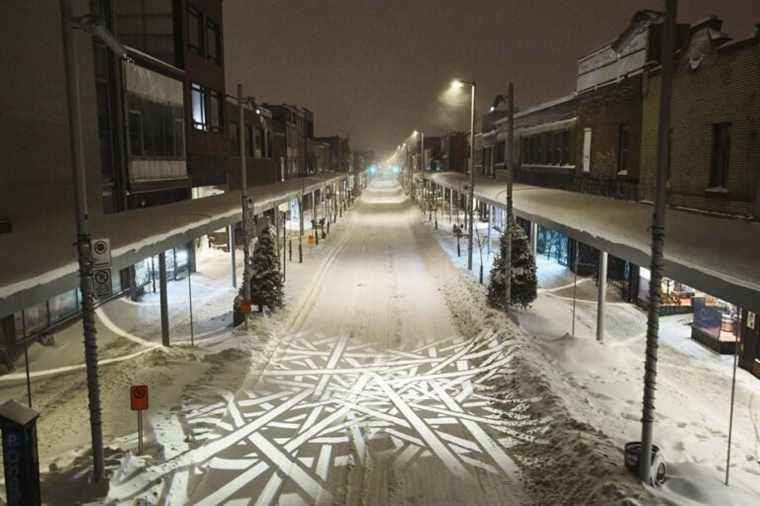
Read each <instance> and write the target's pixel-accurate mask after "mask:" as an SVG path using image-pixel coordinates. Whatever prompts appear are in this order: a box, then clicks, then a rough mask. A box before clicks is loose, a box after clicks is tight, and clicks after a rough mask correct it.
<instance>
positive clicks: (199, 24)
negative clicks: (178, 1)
mask: <svg viewBox="0 0 760 506" xmlns="http://www.w3.org/2000/svg"><path fill="white" fill-rule="evenodd" d="M187 45H188V47H189V48H190V51H192V52H193V53H195V54H199V55H203V16H202V15H201V13H200V12H199V11H198V10H197V9H196V8H195V7H192V6H188V8H187Z"/></svg>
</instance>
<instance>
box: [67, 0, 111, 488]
mask: <svg viewBox="0 0 760 506" xmlns="http://www.w3.org/2000/svg"><path fill="white" fill-rule="evenodd" d="M60 5H61V32H62V39H63V57H64V69H65V73H66V96H67V106H68V107H67V109H68V110H67V112H68V120H69V121H68V123H69V125H68V127H69V128H68V129H69V142H70V149H71V165H72V172H73V176H74V193H75V197H76V198H75V202H76V206H75V212H76V226H77V240H76V245H77V259H78V262H79V281H80V289H81V291H82V327H83V329H84V350H85V351H84V355H85V366H86V371H87V394H88V403H89V409H90V434H91V438H92V466H93V468H92V481H93V483H97V482H100V481H101V480H102V479H103V477H104V469H105V467H104V459H103V428H102V422H101V407H100V385H99V384H98V345H97V335H96V334H97V331H96V329H95V309H94V301H95V297H94V294H93V292H92V255H91V250H90V248H91V244H90V226H89V214H88V210H87V180H86V173H85V160H84V141H83V137H82V118H81V104H80V95H79V64H78V62H77V52H76V48H75V47H74V40H73V36H72V29H73V27H72V14H71V3H70V0H60Z"/></svg>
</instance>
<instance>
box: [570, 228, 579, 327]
mask: <svg viewBox="0 0 760 506" xmlns="http://www.w3.org/2000/svg"><path fill="white" fill-rule="evenodd" d="M573 241H574V242H575V258H573V268H574V271H575V272H574V273H573V322H572V324H571V331H570V335H571V336H573V337H575V301H576V298H575V294H576V292H577V289H578V251H579V250H578V241H576V240H575V239H573Z"/></svg>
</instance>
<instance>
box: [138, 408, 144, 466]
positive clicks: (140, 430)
mask: <svg viewBox="0 0 760 506" xmlns="http://www.w3.org/2000/svg"><path fill="white" fill-rule="evenodd" d="M142 453H143V417H142V410H141V409H139V410H137V454H138V455H142Z"/></svg>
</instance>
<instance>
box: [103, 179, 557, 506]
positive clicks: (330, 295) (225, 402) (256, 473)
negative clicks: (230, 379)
mask: <svg viewBox="0 0 760 506" xmlns="http://www.w3.org/2000/svg"><path fill="white" fill-rule="evenodd" d="M350 220H351V221H350V224H349V230H348V232H347V233H346V234H345V235H344V236H343V238H342V239H341V240H340V242H339V243H338V244H337V245H336V246H335V247H334V249H333V251H332V253H331V254H330V255H329V256H328V257H326V258H325V259H324V260H323V262H322V265H321V266H320V268H319V271H318V272H317V274H316V275H315V276H314V279H313V280H312V282H311V284H310V285H309V286H307V287H306V288H305V290H304V293H303V295H302V297H300V299H299V300H298V301H297V302H295V304H294V305H293V306H292V307H291V308H290V309H289V312H288V313H289V315H288V321H287V322H286V326H285V328H284V329H283V331H282V333H281V335H280V336H278V340H279V343H278V346H277V347H276V350H275V351H274V353H273V355H272V357H271V360H269V362H268V363H267V364H266V366H265V367H264V368H263V370H260V369H258V368H255V367H254V368H252V369H251V370H250V371H249V372H248V375H247V377H246V378H245V380H243V381H242V384H241V387H240V388H239V389H237V390H235V389H234V388H231V386H230V385H227V388H220V387H219V385H217V384H215V382H214V384H213V385H209V388H207V389H201V390H199V391H194V392H192V393H190V395H189V396H188V397H189V398H188V399H186V402H185V403H184V406H183V410H182V412H181V413H180V414H179V415H178V419H177V420H176V422H175V427H180V426H181V427H183V429H184V430H185V431H187V434H186V435H185V436H184V437H178V435H177V434H171V435H168V436H167V438H168V439H167V440H166V441H162V440H161V439H160V436H157V438H158V443H159V444H162V445H170V444H172V443H173V442H180V443H181V442H183V441H187V442H188V443H187V446H188V451H187V452H179V453H178V455H177V456H176V457H175V458H174V459H170V460H167V461H164V462H160V463H156V464H155V465H153V466H150V467H148V468H147V469H144V470H141V471H140V472H138V473H136V474H134V475H132V476H131V477H130V478H129V479H127V480H125V481H124V482H122V483H118V484H115V483H112V487H111V490H110V494H109V496H110V497H111V498H113V499H117V500H128V499H132V498H134V497H137V496H140V495H144V494H145V493H146V491H147V490H150V493H149V494H148V495H151V494H153V493H158V495H159V496H160V497H164V498H165V500H166V501H167V502H168V503H171V504H182V503H185V502H188V501H189V502H191V503H193V504H219V503H224V502H226V501H230V503H235V504H237V502H236V501H240V503H241V504H242V503H245V504H247V503H248V501H249V500H251V499H256V503H257V504H277V503H280V504H299V503H304V504H310V503H314V502H319V503H323V502H327V503H332V502H338V503H347V504H356V503H360V502H365V501H367V500H369V501H370V502H371V503H381V504H403V503H407V502H416V503H417V504H460V503H468V504H493V503H494V501H495V500H496V498H498V501H499V502H500V503H502V504H522V503H523V502H524V501H523V500H521V498H522V496H523V491H522V488H521V476H520V471H519V468H518V466H517V464H516V463H515V461H514V457H512V456H510V453H511V449H513V448H514V447H517V446H520V445H525V444H536V442H537V441H539V442H540V436H541V434H542V432H544V431H545V430H546V427H545V425H546V420H543V419H541V418H538V419H534V418H532V417H531V416H528V415H527V414H525V408H526V407H527V401H523V400H521V399H519V398H513V399H510V402H509V403H507V404H505V405H504V406H505V407H504V409H495V408H494V407H493V406H492V405H491V404H492V403H491V402H490V401H489V397H488V396H487V395H484V393H483V390H482V389H481V387H482V385H483V384H484V383H485V382H487V380H488V379H489V378H491V377H493V376H494V375H495V374H496V373H497V372H498V371H499V369H500V368H501V367H502V366H504V365H505V364H507V363H508V362H509V361H510V342H509V340H504V339H503V336H501V335H500V334H498V333H496V332H494V331H489V330H488V329H484V330H483V331H478V333H477V335H475V336H473V337H471V338H468V337H464V336H462V337H460V336H459V335H458V331H457V326H456V324H455V322H454V321H453V319H452V318H451V311H450V309H449V305H448V304H449V302H448V301H447V299H446V297H445V295H444V294H443V293H442V289H443V284H444V283H445V282H446V280H447V279H448V278H451V277H456V273H455V272H454V271H453V269H454V268H453V266H451V264H450V263H449V262H447V261H446V258H445V256H444V255H443V252H442V251H441V250H440V249H439V248H438V246H437V245H436V243H435V240H434V238H433V237H432V234H431V233H430V232H429V231H427V230H426V228H425V227H424V225H422V224H421V220H420V215H419V211H418V210H417V209H416V207H413V205H412V204H411V203H410V202H409V201H408V200H406V199H405V197H403V194H402V193H401V190H400V188H399V187H398V186H395V185H393V184H390V183H376V184H375V185H374V186H372V187H371V188H370V189H369V190H368V191H367V192H366V193H365V195H364V197H363V198H362V201H361V203H360V205H359V207H358V208H357V209H356V210H355V211H354V212H353V213H352V214H351V217H350ZM421 311H424V313H423V312H421ZM442 476H447V478H445V479H443V478H442ZM158 478H161V482H162V485H161V486H160V487H159V489H160V490H159V491H157V490H152V489H151V485H153V484H155V480H156V479H158Z"/></svg>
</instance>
